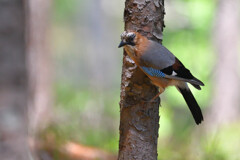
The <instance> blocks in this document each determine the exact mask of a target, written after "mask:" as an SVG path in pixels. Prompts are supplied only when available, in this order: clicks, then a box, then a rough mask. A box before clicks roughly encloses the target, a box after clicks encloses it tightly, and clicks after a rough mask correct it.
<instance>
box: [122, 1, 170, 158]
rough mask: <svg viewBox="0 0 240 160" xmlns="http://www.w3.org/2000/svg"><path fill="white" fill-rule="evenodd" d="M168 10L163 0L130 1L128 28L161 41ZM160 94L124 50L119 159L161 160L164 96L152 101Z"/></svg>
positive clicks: (127, 4) (126, 20) (125, 18)
mask: <svg viewBox="0 0 240 160" xmlns="http://www.w3.org/2000/svg"><path fill="white" fill-rule="evenodd" d="M164 13H165V12H164V1H163V0H148V1H142V0H126V2H125V10H124V21H125V30H135V31H138V32H140V33H141V34H143V35H144V36H147V37H148V38H150V39H152V40H155V41H158V42H161V40H162V31H163V27H164V22H163V18H164ZM157 93H158V89H157V88H156V87H155V86H154V85H152V84H151V82H150V80H149V78H148V77H147V76H146V75H145V74H144V73H143V72H142V71H141V70H140V69H139V68H138V67H137V66H136V64H135V63H134V62H133V61H132V60H131V59H130V58H129V57H128V56H127V54H126V52H124V57H123V68H122V83H121V101H120V111H121V113H120V141H119V155H118V159H119V160H123V159H124V160H126V159H148V160H156V159H157V138H158V128H159V103H160V99H159V98H158V99H157V101H156V102H152V103H151V102H149V100H150V99H151V98H153V97H154V96H155V95H156V94H157Z"/></svg>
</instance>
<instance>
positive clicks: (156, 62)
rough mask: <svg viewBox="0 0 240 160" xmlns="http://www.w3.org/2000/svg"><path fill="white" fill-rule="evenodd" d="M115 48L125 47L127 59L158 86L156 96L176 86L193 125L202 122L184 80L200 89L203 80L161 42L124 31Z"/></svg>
mask: <svg viewBox="0 0 240 160" xmlns="http://www.w3.org/2000/svg"><path fill="white" fill-rule="evenodd" d="M121 40H122V41H121V43H120V44H119V46H118V48H120V47H124V49H125V51H126V52H127V54H128V55H129V56H130V58H131V59H132V60H133V61H134V62H135V63H136V64H137V66H138V67H139V68H140V69H141V70H142V71H143V72H144V73H145V74H146V75H147V76H148V77H149V78H150V79H151V81H152V83H153V84H154V85H156V86H158V87H159V93H158V94H157V95H156V96H155V97H153V99H152V100H154V99H155V98H157V97H158V96H159V95H160V94H161V93H162V92H163V91H164V90H165V88H167V87H168V86H175V87H176V88H177V89H178V90H179V92H180V93H181V94H182V96H183V98H184V99H185V101H186V103H187V105H188V107H189V109H190V111H191V113H192V115H193V118H194V120H195V122H196V124H200V123H201V122H202V121H203V115H202V111H201V109H200V107H199V105H198V103H197V101H196V100H195V98H194V96H193V94H192V92H191V91H190V89H189V87H188V85H187V83H190V84H191V85H193V86H194V87H195V88H196V89H198V90H201V87H200V86H204V84H203V82H201V81H200V80H198V79H197V78H195V77H194V76H193V75H192V74H191V72H190V71H189V70H188V69H187V68H185V66H184V65H183V64H182V63H181V62H180V60H179V59H177V58H176V57H175V56H174V55H173V54H172V53H171V52H170V51H169V50H168V49H167V48H165V47H164V46H162V45H161V44H160V43H157V42H155V41H152V40H149V39H147V38H146V37H145V36H142V35H141V34H140V33H138V32H135V31H124V32H123V33H122V34H121Z"/></svg>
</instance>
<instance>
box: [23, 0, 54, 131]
mask: <svg viewBox="0 0 240 160" xmlns="http://www.w3.org/2000/svg"><path fill="white" fill-rule="evenodd" d="M50 4H51V0H27V1H26V13H27V14H26V17H27V25H26V27H27V29H26V30H27V36H26V39H27V44H26V50H27V70H28V75H29V76H28V82H29V83H28V86H29V90H28V91H29V93H28V96H29V99H28V109H29V134H31V135H34V134H35V133H36V132H37V131H38V130H40V129H42V128H43V127H44V126H45V125H46V123H47V121H48V119H49V116H50V115H49V114H50V113H51V112H50V111H49V110H51V106H52V91H51V86H52V83H51V80H52V78H51V77H52V72H51V69H52V67H51V63H50V60H51V58H50V54H49V46H48V44H49V42H48V38H49V37H48V29H49V17H50V16H49V15H50ZM43 117H44V118H43Z"/></svg>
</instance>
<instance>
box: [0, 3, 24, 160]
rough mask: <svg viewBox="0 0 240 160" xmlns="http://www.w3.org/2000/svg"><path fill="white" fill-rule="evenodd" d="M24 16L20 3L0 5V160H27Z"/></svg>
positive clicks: (22, 6) (22, 4)
mask: <svg viewBox="0 0 240 160" xmlns="http://www.w3.org/2000/svg"><path fill="white" fill-rule="evenodd" d="M24 30H25V14H24V3H23V1H21V0H1V1H0V144H1V146H0V159H1V160H27V159H28V147H27V71H26V67H25V65H26V61H25V58H26V54H25V39H24Z"/></svg>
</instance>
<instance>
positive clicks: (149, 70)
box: [142, 67, 165, 78]
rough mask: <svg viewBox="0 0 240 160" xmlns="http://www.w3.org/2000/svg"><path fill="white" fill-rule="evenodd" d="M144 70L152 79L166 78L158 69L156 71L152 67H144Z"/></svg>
mask: <svg viewBox="0 0 240 160" xmlns="http://www.w3.org/2000/svg"><path fill="white" fill-rule="evenodd" d="M142 69H143V70H144V72H146V73H147V74H149V75H150V76H152V77H161V78H164V77H165V74H164V73H163V72H161V71H160V70H158V69H154V68H151V67H142Z"/></svg>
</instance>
